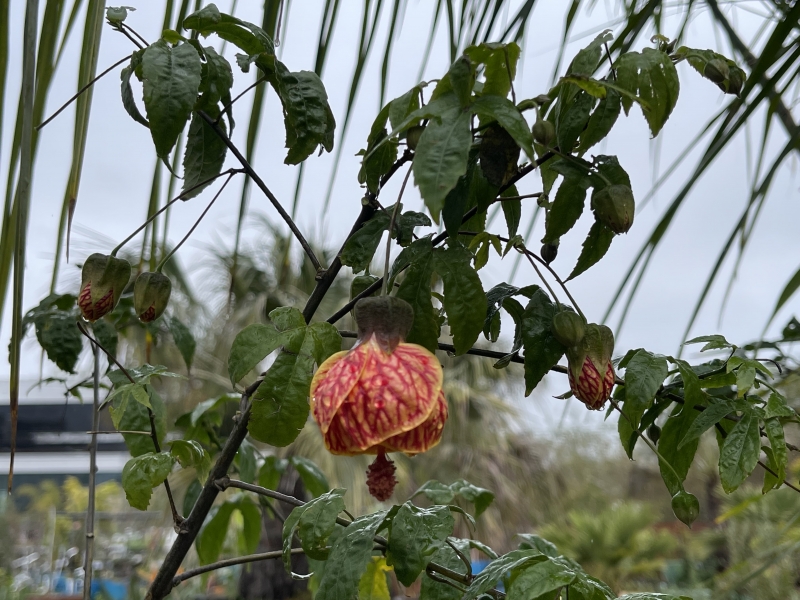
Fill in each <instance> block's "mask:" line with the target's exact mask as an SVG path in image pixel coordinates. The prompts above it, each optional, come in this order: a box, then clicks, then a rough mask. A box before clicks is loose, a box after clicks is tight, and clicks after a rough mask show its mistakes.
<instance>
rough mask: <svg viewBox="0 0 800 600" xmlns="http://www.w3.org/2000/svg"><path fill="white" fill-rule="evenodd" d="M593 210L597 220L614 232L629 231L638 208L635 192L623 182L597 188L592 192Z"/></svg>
mask: <svg viewBox="0 0 800 600" xmlns="http://www.w3.org/2000/svg"><path fill="white" fill-rule="evenodd" d="M592 210H593V211H594V214H595V217H596V218H597V220H598V221H600V222H601V223H603V224H605V225H606V226H607V227H608V228H609V229H611V231H613V232H614V233H617V234H619V233H627V232H628V230H629V229H630V228H631V225H633V214H634V212H635V210H636V203H635V202H634V200H633V192H632V191H631V188H629V187H628V186H627V185H623V184H614V185H609V186H606V187H604V188H600V189H597V188H595V190H594V192H592Z"/></svg>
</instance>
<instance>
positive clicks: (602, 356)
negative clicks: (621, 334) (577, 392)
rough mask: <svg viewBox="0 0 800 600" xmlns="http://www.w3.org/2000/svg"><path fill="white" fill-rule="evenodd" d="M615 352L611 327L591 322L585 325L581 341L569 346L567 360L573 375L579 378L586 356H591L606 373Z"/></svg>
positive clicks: (595, 364) (598, 369) (597, 366)
mask: <svg viewBox="0 0 800 600" xmlns="http://www.w3.org/2000/svg"><path fill="white" fill-rule="evenodd" d="M578 316H579V315H578ZM613 353H614V333H613V332H612V331H611V329H609V328H608V327H606V326H605V325H597V324H595V323H589V324H588V325H586V327H585V331H584V335H583V339H582V340H581V342H580V343H579V344H578V345H576V346H573V347H568V348H567V360H568V362H569V368H570V369H571V370H572V376H573V377H575V379H577V378H578V376H579V375H580V372H581V369H582V368H583V363H584V362H585V360H586V357H589V359H590V360H591V361H592V364H594V366H595V368H596V369H597V371H598V373H605V372H606V367H607V366H608V363H609V362H610V361H611V355H612V354H613Z"/></svg>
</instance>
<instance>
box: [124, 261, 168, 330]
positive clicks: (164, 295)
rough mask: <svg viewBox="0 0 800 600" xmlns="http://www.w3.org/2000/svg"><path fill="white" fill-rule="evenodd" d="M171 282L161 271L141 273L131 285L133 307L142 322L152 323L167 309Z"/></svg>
mask: <svg viewBox="0 0 800 600" xmlns="http://www.w3.org/2000/svg"><path fill="white" fill-rule="evenodd" d="M171 293H172V282H171V281H170V280H169V277H167V276H166V275H164V274H163V273H141V274H140V275H139V276H138V277H137V278H136V283H135V284H134V286H133V308H134V310H135V311H136V314H137V315H139V320H140V321H141V322H142V323H152V322H153V321H155V320H156V319H157V318H158V317H160V316H161V315H162V314H164V311H165V310H166V309H167V304H169V296H170V294H171Z"/></svg>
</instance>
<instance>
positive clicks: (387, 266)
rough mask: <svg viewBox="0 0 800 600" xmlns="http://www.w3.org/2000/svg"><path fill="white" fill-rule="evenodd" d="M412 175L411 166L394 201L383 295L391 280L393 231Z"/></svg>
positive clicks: (387, 245) (388, 237) (384, 269)
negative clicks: (390, 258) (401, 201)
mask: <svg viewBox="0 0 800 600" xmlns="http://www.w3.org/2000/svg"><path fill="white" fill-rule="evenodd" d="M410 176H411V169H410V168H409V169H408V171H406V176H405V178H403V185H401V186H400V193H399V194H398V195H397V202H395V203H394V210H392V217H391V219H389V229H388V235H387V236H386V260H385V262H384V263H383V289H382V290H381V296H385V295H386V294H387V290H386V282H387V281H389V257H390V256H391V254H392V233H393V232H394V222H395V220H396V219H397V213H398V212H399V211H400V200H401V199H402V197H403V192H405V191H406V184H407V183H408V178H409V177H410Z"/></svg>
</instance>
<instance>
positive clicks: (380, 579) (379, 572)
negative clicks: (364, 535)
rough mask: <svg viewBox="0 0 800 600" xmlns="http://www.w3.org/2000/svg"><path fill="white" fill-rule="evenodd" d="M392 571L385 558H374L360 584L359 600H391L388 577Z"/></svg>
mask: <svg viewBox="0 0 800 600" xmlns="http://www.w3.org/2000/svg"><path fill="white" fill-rule="evenodd" d="M391 570H392V569H391V567H389V566H388V565H387V564H386V559H385V558H384V557H383V556H373V557H372V560H371V561H370V562H369V563H367V570H366V571H364V574H363V575H362V576H361V581H359V582H358V600H391V595H390V594H389V584H388V582H387V577H386V574H387V572H389V571H391Z"/></svg>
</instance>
